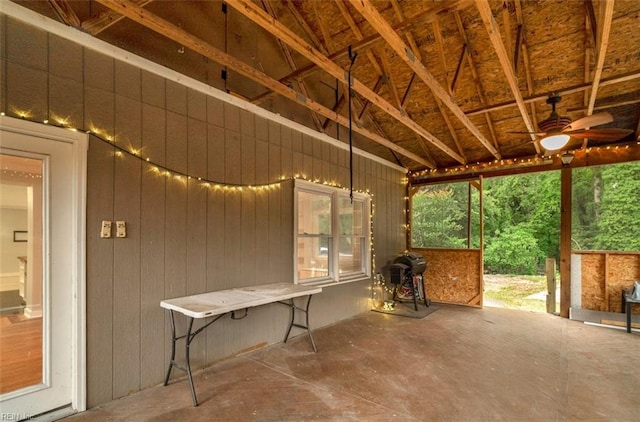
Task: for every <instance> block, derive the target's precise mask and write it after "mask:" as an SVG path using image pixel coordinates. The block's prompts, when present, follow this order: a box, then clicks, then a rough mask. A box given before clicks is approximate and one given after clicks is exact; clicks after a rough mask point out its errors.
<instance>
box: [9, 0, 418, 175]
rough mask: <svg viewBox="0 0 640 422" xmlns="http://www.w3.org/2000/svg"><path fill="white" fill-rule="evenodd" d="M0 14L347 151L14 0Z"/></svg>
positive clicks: (335, 142)
mask: <svg viewBox="0 0 640 422" xmlns="http://www.w3.org/2000/svg"><path fill="white" fill-rule="evenodd" d="M0 13H3V14H5V15H7V16H10V17H12V18H14V19H17V20H20V21H23V22H25V23H27V24H29V25H32V26H34V27H36V28H39V29H42V30H43V31H46V32H49V33H52V34H54V35H57V36H59V37H61V38H64V39H67V40H69V41H73V42H75V43H76V44H79V45H81V46H83V47H86V48H89V49H91V50H94V51H97V52H99V53H102V54H104V55H106V56H109V57H111V58H113V59H116V60H120V61H123V62H126V63H129V64H131V65H133V66H135V67H138V68H140V69H143V70H146V71H148V72H151V73H153V74H155V75H157V76H160V77H162V78H165V79H167V80H171V81H174V82H176V83H179V84H181V85H183V86H185V87H187V88H191V89H193V90H194V91H198V92H201V93H203V94H205V95H209V96H211V97H214V98H217V99H219V100H221V101H224V102H226V103H228V104H232V105H234V106H236V107H239V108H241V109H243V110H246V111H249V112H251V113H253V114H255V115H257V116H260V117H264V118H266V119H268V120H271V121H274V122H276V123H280V124H282V125H285V126H287V127H290V128H291V129H294V130H296V131H298V132H301V133H304V134H306V135H309V136H312V137H314V138H316V139H319V140H321V141H323V142H326V143H328V144H330V145H333V146H335V147H337V148H341V149H343V150H348V149H349V145H347V144H345V143H343V142H340V141H338V140H336V139H334V138H332V137H330V136H328V135H326V134H324V133H320V132H317V131H315V130H313V129H311V128H309V127H307V126H304V125H302V124H300V123H297V122H294V121H292V120H289V119H286V118H284V117H282V116H280V115H279V114H276V113H272V112H270V111H268V110H265V109H263V108H260V107H258V106H256V105H255V104H252V103H250V102H247V101H245V100H243V99H241V98H238V97H235V96H233V95H230V94H228V93H226V92H224V91H221V90H219V89H217V88H214V87H212V86H209V85H207V84H205V83H202V82H200V81H197V80H195V79H193V78H190V77H188V76H186V75H183V74H181V73H178V72H176V71H174V70H171V69H169V68H167V67H164V66H161V65H159V64H158V63H154V62H152V61H150V60H147V59H145V58H143V57H140V56H137V55H135V54H133V53H130V52H128V51H126V50H123V49H121V48H118V47H116V46H114V45H111V44H109V43H107V42H104V41H102V40H99V39H98V38H95V37H93V36H91V35H89V34H87V33H85V32H81V31H79V30H77V29H75V28H72V27H70V26H66V25H63V24H61V23H59V22H56V21H54V20H52V19H49V18H47V17H46V16H43V15H40V14H38V13H36V12H33V11H31V10H29V9H27V8H25V7H22V6H20V5H18V4H16V3H13V2H11V1H2V0H0ZM353 152H354V154H357V155H360V156H362V157H365V158H367V159H369V160H372V161H375V162H377V163H380V164H383V165H385V166H387V167H390V168H392V169H394V170H398V171H401V172H403V173H406V172H407V169H406V168H404V167H402V166H399V165H397V164H394V163H391V162H389V161H387V160H384V159H382V158H380V157H378V156H376V155H373V154H371V153H369V152H366V151H363V150H361V149H359V148H353Z"/></svg>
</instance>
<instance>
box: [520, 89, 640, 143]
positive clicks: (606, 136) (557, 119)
mask: <svg viewBox="0 0 640 422" xmlns="http://www.w3.org/2000/svg"><path fill="white" fill-rule="evenodd" d="M560 100H562V97H561V96H560V95H558V94H551V95H549V98H547V104H550V105H551V115H550V116H549V117H548V118H546V119H544V120H543V121H541V122H539V123H538V128H539V129H540V132H511V133H527V134H534V135H537V136H541V137H542V138H540V139H539V140H538V142H539V143H540V145H541V146H542V148H544V149H545V150H546V151H559V150H561V149H563V148H564V147H565V146H566V145H567V144H568V143H569V140H570V139H571V138H577V139H593V140H594V141H608V142H613V141H617V140H618V139H622V138H624V137H625V136H627V135H628V134H630V133H632V132H633V131H632V130H628V129H618V128H603V129H591V128H593V127H594V126H600V125H605V124H607V123H611V122H613V116H611V114H609V113H598V114H592V115H590V116H586V117H583V118H581V119H578V120H576V121H571V118H569V117H567V116H560V115H559V114H558V112H557V111H556V104H558V103H559V102H560Z"/></svg>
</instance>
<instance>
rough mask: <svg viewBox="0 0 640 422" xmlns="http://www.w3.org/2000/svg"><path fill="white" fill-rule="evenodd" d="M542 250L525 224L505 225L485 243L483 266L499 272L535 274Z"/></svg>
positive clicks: (542, 256)
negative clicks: (501, 230) (505, 226)
mask: <svg viewBox="0 0 640 422" xmlns="http://www.w3.org/2000/svg"><path fill="white" fill-rule="evenodd" d="M544 258H545V256H544V252H543V251H542V250H541V249H540V247H539V246H538V241H537V240H536V238H535V237H534V235H533V233H532V232H531V230H530V228H529V227H527V225H525V224H521V225H517V226H512V227H507V228H506V229H505V231H504V232H502V233H498V234H497V236H495V237H494V238H493V239H491V242H490V243H489V244H488V245H487V247H486V249H485V253H484V262H485V267H486V268H487V269H490V271H491V272H495V273H500V274H535V272H536V271H537V269H538V265H539V262H540V261H542V260H544Z"/></svg>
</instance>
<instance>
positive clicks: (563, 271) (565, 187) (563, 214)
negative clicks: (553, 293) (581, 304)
mask: <svg viewBox="0 0 640 422" xmlns="http://www.w3.org/2000/svg"><path fill="white" fill-rule="evenodd" d="M571 175H572V174H571V167H563V168H562V170H561V179H560V316H561V317H564V318H569V308H570V307H571V194H572V192H571Z"/></svg>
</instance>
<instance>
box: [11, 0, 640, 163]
mask: <svg viewBox="0 0 640 422" xmlns="http://www.w3.org/2000/svg"><path fill="white" fill-rule="evenodd" d="M16 2H17V3H20V4H23V5H24V6H26V7H28V8H31V9H34V10H36V11H38V12H40V13H42V14H45V15H47V16H50V17H53V18H55V19H58V20H61V21H63V22H65V23H66V24H68V25H71V26H75V27H78V28H80V29H82V30H83V31H86V32H89V33H91V34H93V35H95V36H96V37H98V38H101V39H104V40H106V41H108V42H111V43H114V44H116V45H118V46H120V47H123V48H125V49H129V50H131V51H133V52H134V53H136V54H140V55H142V56H143V57H147V58H150V59H151V60H153V61H156V62H158V63H160V64H162V65H165V66H167V67H169V68H172V69H175V70H177V71H180V72H183V73H185V74H187V75H189V76H191V77H194V78H196V79H199V80H201V81H204V82H206V83H209V84H211V85H212V86H215V87H218V88H221V89H226V90H227V91H229V92H232V93H234V94H235V95H239V96H242V97H244V98H246V99H247V100H248V101H252V102H254V103H256V104H258V105H260V106H262V107H265V108H267V109H269V110H271V111H273V112H276V113H280V114H282V115H283V116H287V117H291V118H292V119H295V120H297V121H299V122H302V123H304V124H307V125H309V126H310V127H312V128H314V129H316V130H319V131H323V132H325V133H327V134H329V135H330V136H334V137H339V139H341V140H342V141H346V140H347V138H348V136H347V132H346V129H345V128H346V127H347V126H348V115H347V110H348V107H347V104H346V101H345V97H346V82H347V69H348V68H349V64H350V58H349V54H348V51H349V48H351V51H352V53H354V54H357V58H356V59H355V62H354V64H353V67H352V86H353V95H354V101H353V104H352V105H353V120H354V125H353V127H354V132H355V139H354V142H355V144H356V145H357V146H358V147H360V148H362V149H365V150H367V151H369V152H372V153H373V154H376V155H378V156H380V157H382V158H384V159H387V160H389V161H392V162H394V163H398V164H401V165H402V166H404V167H406V168H407V169H409V170H411V171H413V172H418V173H419V172H421V171H424V170H429V169H437V170H440V169H446V168H454V167H459V166H469V165H471V164H478V165H480V164H483V163H495V162H500V161H501V160H513V159H525V158H530V157H535V156H540V155H542V154H544V151H543V150H542V149H541V148H540V146H539V145H538V143H537V142H534V141H535V140H536V139H537V137H536V136H535V135H532V134H526V133H513V132H527V131H528V132H532V131H537V130H538V127H537V123H538V122H539V121H541V120H543V119H545V118H547V117H548V116H549V114H550V112H551V108H550V106H549V105H548V104H547V103H546V99H547V96H548V95H549V94H551V93H558V94H560V95H562V97H563V99H562V102H561V103H560V104H559V106H558V111H559V113H560V114H561V115H568V116H569V117H571V118H572V119H573V120H576V119H578V118H581V117H584V116H586V115H590V114H594V113H598V112H601V111H607V112H609V113H611V114H612V115H613V117H614V122H613V123H610V124H608V125H605V126H602V127H615V128H623V129H628V130H630V131H633V133H632V134H630V135H628V136H626V137H624V138H623V139H621V140H618V141H615V143H614V144H615V145H617V144H629V143H630V144H631V145H632V148H634V149H638V148H640V146H639V145H637V141H638V138H639V136H640V123H639V121H640V2H637V1H631V0H615V1H614V0H593V1H589V0H587V1H573V0H567V1H555V0H539V1H537V0H536V1H533V0H504V1H502V0H501V1H495V0H473V1H472V0H421V1H401V0H385V1H372V0H324V1H318V0H312V1H293V0H277V1H270V0H255V1H252V0H228V1H227V2H226V3H225V4H224V6H223V3H221V2H218V1H188V2H173V1H150V0H90V1H89V0H84V1H66V0H42V1H37V2H34V1H17V0H16ZM223 9H226V11H223ZM223 70H224V71H226V79H223V78H222V77H221V75H222V71H223ZM283 98H286V99H283ZM336 125H339V126H340V127H336ZM598 144H599V142H595V141H593V140H589V141H588V142H582V141H578V142H573V143H572V144H571V145H570V147H569V148H571V149H572V150H577V149H582V151H584V149H585V148H587V147H593V146H596V145H598ZM607 144H611V142H609V143H607ZM633 154H635V155H637V152H634V153H633ZM635 155H633V156H634V157H635ZM622 159H624V156H623V158H622ZM516 167H517V166H516ZM432 171H433V170H432ZM422 174H429V173H422Z"/></svg>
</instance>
